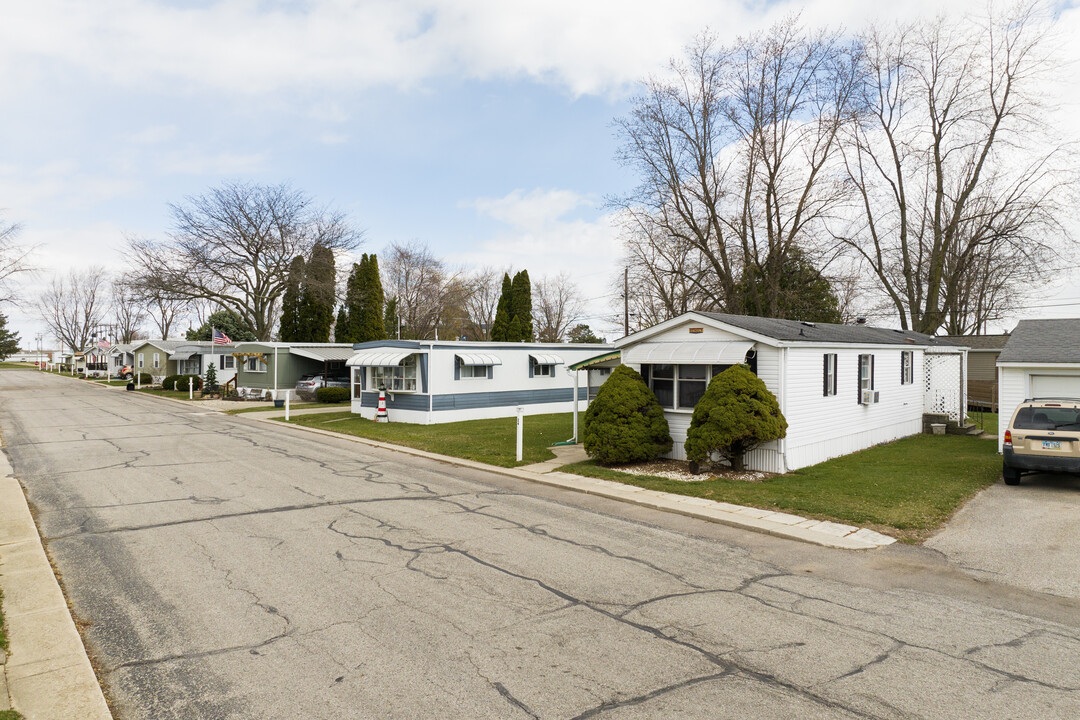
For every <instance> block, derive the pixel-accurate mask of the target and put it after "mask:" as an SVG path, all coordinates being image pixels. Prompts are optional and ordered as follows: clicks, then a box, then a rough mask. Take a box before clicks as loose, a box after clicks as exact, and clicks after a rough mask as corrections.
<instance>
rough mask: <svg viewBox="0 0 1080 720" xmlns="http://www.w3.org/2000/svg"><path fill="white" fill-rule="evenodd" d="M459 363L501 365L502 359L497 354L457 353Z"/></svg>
mask: <svg viewBox="0 0 1080 720" xmlns="http://www.w3.org/2000/svg"><path fill="white" fill-rule="evenodd" d="M457 358H458V360H460V361H461V364H462V365H464V366H466V367H470V366H476V365H502V360H500V359H499V357H498V356H497V355H491V354H488V353H458V354H457Z"/></svg>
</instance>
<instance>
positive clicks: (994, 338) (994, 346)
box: [942, 335, 1009, 350]
mask: <svg viewBox="0 0 1080 720" xmlns="http://www.w3.org/2000/svg"><path fill="white" fill-rule="evenodd" d="M942 339H943V340H948V341H949V342H951V343H953V344H954V345H966V346H967V347H969V348H971V349H972V350H1000V349H1001V348H1003V347H1005V343H1007V342H1009V336H1008V335H942Z"/></svg>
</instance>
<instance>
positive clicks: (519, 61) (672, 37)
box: [0, 0, 983, 120]
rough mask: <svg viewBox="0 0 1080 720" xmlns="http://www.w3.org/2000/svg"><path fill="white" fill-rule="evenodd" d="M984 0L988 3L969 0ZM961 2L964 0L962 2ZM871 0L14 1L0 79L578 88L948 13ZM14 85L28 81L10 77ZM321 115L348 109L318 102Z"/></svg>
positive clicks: (966, 0)
mask: <svg viewBox="0 0 1080 720" xmlns="http://www.w3.org/2000/svg"><path fill="white" fill-rule="evenodd" d="M962 4H963V5H965V6H968V7H972V8H974V9H981V8H982V7H983V3H982V2H976V0H963V2H962ZM956 5H958V3H953V4H952V6H953V9H955V6H956ZM869 7H871V4H870V3H866V2H864V0H811V2H808V3H801V2H800V3H797V2H794V0H788V1H787V2H777V3H773V4H771V5H769V6H767V8H766V9H765V10H764V11H762V9H761V6H760V5H758V4H757V3H748V2H738V1H737V0H719V1H717V0H670V1H669V2H666V3H657V2H654V1H651V0H637V1H631V0H590V2H586V3H582V2H580V1H578V0H546V1H544V2H540V1H539V0H522V1H519V2H505V1H504V0H458V1H457V2H446V1H445V0H363V1H361V0H333V1H330V2H321V3H303V4H289V5H268V4H266V3H258V2H253V1H252V0H221V1H219V2H214V3H211V4H209V5H205V6H202V7H185V6H183V5H180V6H177V5H164V4H161V3H155V2H148V1H140V0H95V2H93V3H87V2H83V1H82V0H35V2H28V3H8V4H7V6H6V7H5V9H4V22H3V23H2V24H0V77H4V76H9V78H16V77H18V76H19V75H20V73H21V74H22V75H23V76H25V75H26V74H27V68H34V69H37V70H39V71H44V70H45V69H47V68H50V67H52V66H53V65H54V64H57V63H58V64H59V65H60V66H61V67H63V66H64V65H67V66H71V67H77V68H79V69H81V70H84V71H87V72H89V73H90V74H92V75H94V76H98V77H103V78H106V79H108V80H110V81H112V82H114V83H116V84H120V85H140V86H147V87H160V86H161V84H162V83H175V82H177V81H179V82H180V83H181V84H182V85H183V86H186V87H188V88H194V89H204V88H210V89H215V90H219V91H226V92H229V93H266V92H271V91H275V90H279V89H281V88H285V87H291V88H327V87H331V88H342V87H353V88H357V87H360V88H362V87H371V86H377V85H389V86H394V87H403V88H409V87H414V86H416V85H418V84H420V83H423V82H424V81H426V80H429V79H431V78H435V77H445V76H456V77H469V78H482V79H487V78H495V77H528V78H532V79H535V80H541V81H544V82H549V83H553V84H556V85H558V86H561V87H564V88H566V89H567V90H568V91H569V92H570V93H572V94H574V95H581V94H587V93H594V94H611V93H616V94H621V93H624V92H626V91H627V90H628V89H630V88H631V87H632V84H633V83H634V82H635V81H636V80H638V79H639V78H641V77H642V76H644V75H646V74H648V73H650V72H655V71H657V70H658V69H660V68H661V67H662V66H663V64H664V63H665V61H666V60H667V59H668V58H669V57H671V56H673V55H677V54H679V52H680V48H681V47H682V46H683V45H685V44H686V42H687V41H688V40H689V39H690V38H691V37H692V36H693V35H694V34H695V33H697V32H699V31H700V30H702V29H703V28H705V27H711V28H713V29H714V30H716V31H718V32H720V33H721V34H722V35H723V36H724V37H726V38H732V37H734V36H735V35H737V34H739V33H746V32H749V31H752V30H754V29H756V28H760V27H762V26H763V25H765V24H768V23H769V22H771V21H773V20H776V19H778V18H779V17H781V16H783V15H785V14H787V13H789V12H792V11H801V12H802V13H803V18H804V20H805V21H806V22H807V23H812V24H827V25H831V26H836V25H839V24H845V23H846V24H847V25H848V26H849V27H858V26H861V25H862V24H864V23H865V22H866V21H867V20H869V19H872V18H871V12H872V13H873V17H875V18H881V17H912V16H916V15H926V14H934V13H937V12H939V11H940V9H941V4H940V2H932V1H931V0H910V1H909V2H905V3H891V4H886V5H885V6H883V7H879V6H878V5H874V6H873V8H874V9H873V10H872V11H871V10H869V9H868V8H869ZM7 82H9V83H14V82H16V80H14V79H9V80H8V81H7ZM315 112H316V113H318V114H322V115H327V113H328V115H329V119H331V120H332V119H333V118H334V117H335V116H340V114H341V113H340V110H338V111H335V110H334V108H333V107H332V106H331V107H328V108H322V109H319V108H318V107H317V108H316V110H315Z"/></svg>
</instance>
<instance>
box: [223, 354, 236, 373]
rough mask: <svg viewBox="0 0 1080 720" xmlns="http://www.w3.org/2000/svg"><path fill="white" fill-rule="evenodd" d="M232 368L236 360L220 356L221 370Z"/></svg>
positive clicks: (231, 357) (228, 356)
mask: <svg viewBox="0 0 1080 720" xmlns="http://www.w3.org/2000/svg"><path fill="white" fill-rule="evenodd" d="M234 367H236V358H234V357H233V356H232V355H222V356H221V369H222V370H232V369H233V368H234Z"/></svg>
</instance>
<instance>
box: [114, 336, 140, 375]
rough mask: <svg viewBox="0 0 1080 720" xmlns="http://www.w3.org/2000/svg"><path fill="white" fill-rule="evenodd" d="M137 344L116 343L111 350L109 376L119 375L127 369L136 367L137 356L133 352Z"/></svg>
mask: <svg viewBox="0 0 1080 720" xmlns="http://www.w3.org/2000/svg"><path fill="white" fill-rule="evenodd" d="M134 349H135V343H116V344H115V345H113V346H112V347H111V348H109V374H110V375H119V374H120V372H121V371H122V370H123V369H124V368H125V367H131V368H132V369H134V367H135V355H134V354H133V353H132V352H131V351H132V350H134Z"/></svg>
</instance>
